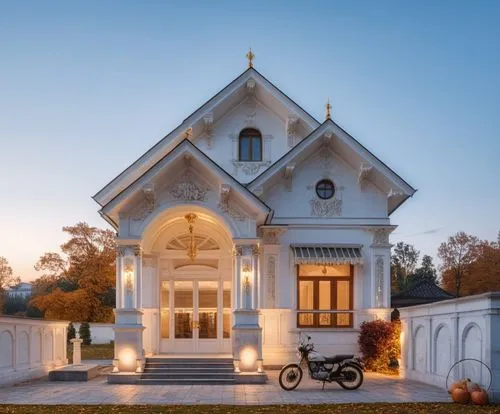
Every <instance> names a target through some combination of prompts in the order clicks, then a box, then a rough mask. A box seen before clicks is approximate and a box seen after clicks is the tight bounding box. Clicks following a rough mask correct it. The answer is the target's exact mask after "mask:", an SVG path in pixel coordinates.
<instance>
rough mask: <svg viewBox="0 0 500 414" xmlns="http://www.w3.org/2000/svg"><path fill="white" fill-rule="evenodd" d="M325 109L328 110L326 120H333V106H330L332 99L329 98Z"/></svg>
mask: <svg viewBox="0 0 500 414" xmlns="http://www.w3.org/2000/svg"><path fill="white" fill-rule="evenodd" d="M325 109H326V117H325V120H328V119H332V114H331V110H332V106H331V105H330V98H328V100H327V101H326V105H325Z"/></svg>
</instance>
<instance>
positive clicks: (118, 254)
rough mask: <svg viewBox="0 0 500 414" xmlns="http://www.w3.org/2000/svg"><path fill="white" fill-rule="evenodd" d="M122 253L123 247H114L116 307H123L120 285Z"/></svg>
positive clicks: (121, 287)
mask: <svg viewBox="0 0 500 414" xmlns="http://www.w3.org/2000/svg"><path fill="white" fill-rule="evenodd" d="M122 253H123V249H121V248H119V247H117V249H116V309H121V308H123V286H122V259H123V257H122Z"/></svg>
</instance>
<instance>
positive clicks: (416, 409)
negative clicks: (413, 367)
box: [0, 403, 500, 414]
mask: <svg viewBox="0 0 500 414" xmlns="http://www.w3.org/2000/svg"><path fill="white" fill-rule="evenodd" d="M68 412H71V413H72V414H78V413H82V414H87V413H102V414H107V413H123V414H128V413H144V414H146V413H148V414H156V413H158V414H159V413H169V414H188V413H203V414H233V413H234V414H236V413H238V414H260V413H265V414H274V413H288V414H306V413H307V414H309V413H312V414H326V413H327V414H350V413H362V414H372V413H375V414H377V413H380V414H382V413H390V414H406V413H408V414H424V413H425V414H447V413H471V412H473V413H500V405H492V406H486V407H478V406H471V405H458V404H443V403H436V404H432V403H412V404H335V405H333V404H329V405H267V406H266V405H263V406H250V407H249V406H230V405H182V406H180V405H171V406H152V405H136V406H125V405H114V406H113V405H108V406H106V405H100V406H97V405H90V406H82V405H51V406H47V405H32V406H29V405H0V413H13V414H17V413H23V414H24V413H27V414H30V413H33V414H35V413H36V414H49V413H68Z"/></svg>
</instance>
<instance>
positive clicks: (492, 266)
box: [460, 241, 500, 296]
mask: <svg viewBox="0 0 500 414" xmlns="http://www.w3.org/2000/svg"><path fill="white" fill-rule="evenodd" d="M474 250H475V251H474V260H473V261H472V263H470V264H469V265H468V266H467V271H466V272H465V274H464V277H463V278H462V283H461V288H460V292H461V294H462V295H463V296H465V295H476V294H479V293H485V292H493V291H500V244H499V243H498V242H489V241H481V242H479V243H478V244H477V245H476V246H475V249H474Z"/></svg>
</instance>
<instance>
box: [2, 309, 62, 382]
mask: <svg viewBox="0 0 500 414" xmlns="http://www.w3.org/2000/svg"><path fill="white" fill-rule="evenodd" d="M68 324H69V322H66V321H45V320H41V319H29V318H17V317H12V316H0V386H4V385H12V384H16V383H19V382H22V381H26V380H29V379H33V378H39V377H42V376H44V375H46V374H47V372H48V371H49V370H51V369H53V368H55V367H57V366H61V365H65V364H67V363H68V359H67V354H66V333H67V327H68Z"/></svg>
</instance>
